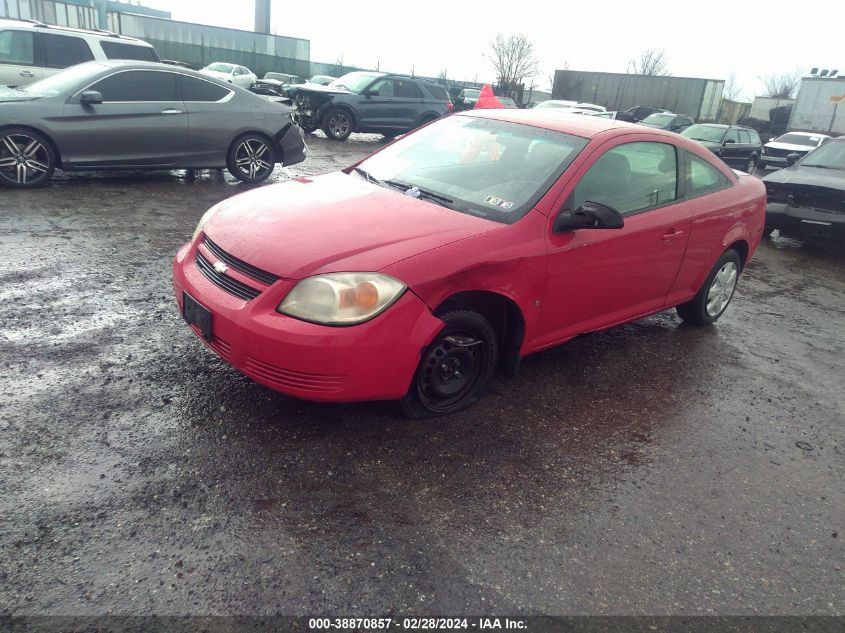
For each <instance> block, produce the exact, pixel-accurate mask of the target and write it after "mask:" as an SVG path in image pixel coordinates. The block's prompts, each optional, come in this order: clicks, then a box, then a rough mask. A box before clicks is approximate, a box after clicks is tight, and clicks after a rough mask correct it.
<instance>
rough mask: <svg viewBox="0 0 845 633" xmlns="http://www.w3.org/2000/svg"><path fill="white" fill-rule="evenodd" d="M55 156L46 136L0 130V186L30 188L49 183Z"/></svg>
mask: <svg viewBox="0 0 845 633" xmlns="http://www.w3.org/2000/svg"><path fill="white" fill-rule="evenodd" d="M55 170H56V153H55V152H54V151H53V146H52V145H51V144H50V141H49V140H48V139H47V137H46V136H44V135H43V134H40V133H39V132H36V131H35V130H30V129H28V128H20V127H11V128H6V129H5V130H2V131H0V185H2V186H5V187H10V188H12V189H33V188H35V187H42V186H44V185H46V184H47V183H48V182H50V178H52V176H53V172H54V171H55Z"/></svg>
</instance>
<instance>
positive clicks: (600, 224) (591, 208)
mask: <svg viewBox="0 0 845 633" xmlns="http://www.w3.org/2000/svg"><path fill="white" fill-rule="evenodd" d="M624 225H625V220H624V219H623V218H622V214H621V213H619V211H617V210H616V209H614V208H613V207H608V206H606V205H603V204H599V203H598V202H589V201H588V202H585V203H584V204H582V205H581V206H580V207H578V208H577V209H575V211H574V212H569V211H567V210H566V209H564V210H562V211H561V212H560V213H559V214H558V216H557V218H555V223H554V227H553V230H554V232H555V233H565V232H566V231H575V230H577V229H621V228H622V227H623V226H624Z"/></svg>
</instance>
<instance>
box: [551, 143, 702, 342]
mask: <svg viewBox="0 0 845 633" xmlns="http://www.w3.org/2000/svg"><path fill="white" fill-rule="evenodd" d="M635 138H636V140H634V139H632V137H631V136H626V137H621V138H617V139H614V140H612V141H609V142H608V143H606V144H605V145H604V146H602V147H601V148H599V150H598V151H597V152H595V153H594V154H593V155H592V156H591V160H590V162H588V164H587V165H586V166H584V167H582V168H581V169H580V170H579V171H580V172H581V173H580V175H578V176H576V179H577V184H576V185H575V187H574V189H573V190H571V193H570V194H569V195H568V196H567V198H566V203H565V204H564V208H567V209H569V210H575V209H577V208H578V206H580V205H581V204H582V203H583V202H586V201H591V202H598V203H601V204H604V205H607V206H610V207H613V208H615V209H616V210H617V211H619V212H620V213H621V214H622V216H623V218H624V222H625V224H624V226H623V227H622V228H621V229H579V230H576V231H569V232H564V233H561V234H555V233H554V232H553V230H552V228H551V222H550V225H549V237H548V240H549V257H548V285H547V290H546V295H545V298H544V301H543V307H542V312H541V317H540V318H541V325H540V330H541V332H542V334H541V336H543V338H545V339H546V341H547V342H548V343H553V342H555V341H559V340H564V339H566V338H570V337H572V336H574V335H576V334H579V333H582V332H589V331H593V330H597V329H601V328H604V327H609V326H612V325H615V324H617V323H620V322H623V321H626V320H629V319H632V318H636V317H638V316H641V315H644V314H648V313H650V312H654V311H657V310H659V309H661V308H662V307H663V306H664V305H665V302H666V296H667V294H668V293H669V290H670V289H671V287H672V284H673V283H674V281H675V278H676V276H677V274H678V270H679V268H680V265H681V261H682V259H683V255H684V250H685V248H686V244H687V240H688V237H689V230H690V224H691V217H690V207H689V205H688V203H686V202H685V201H684V200H683V187H684V185H683V178H682V177H681V174H682V173H683V170H682V169H679V157H680V153H681V152H680V150H679V149H678V148H677V147H676V146H674V145H672V144H671V143H667V142H665V139H663V138H662V137H646V138H651V139H653V140H640V139H643V137H642V136H640V135H638V136H637V137H635ZM552 215H553V216H554V214H552Z"/></svg>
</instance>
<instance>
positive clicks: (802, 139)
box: [772, 134, 822, 147]
mask: <svg viewBox="0 0 845 633" xmlns="http://www.w3.org/2000/svg"><path fill="white" fill-rule="evenodd" d="M821 140H822V139H821V137H820V136H804V135H803V134H784V135H783V136H778V137H777V138H776V139H774V140H773V141H772V142H773V143H789V144H790V145H805V146H807V147H816V146H817V145H818V144H819V143H820V142H821Z"/></svg>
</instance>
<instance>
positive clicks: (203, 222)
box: [191, 207, 217, 242]
mask: <svg viewBox="0 0 845 633" xmlns="http://www.w3.org/2000/svg"><path fill="white" fill-rule="evenodd" d="M215 211H217V207H211V208H210V209H209V210H208V211H206V212H205V213H203V214H202V217H201V218H200V221H199V222H197V228H195V229H194V236H193V237H192V238H191V241H192V242H193V241H194V240H195V239H197V236H198V235H199V234H200V233H202V229H203V227H204V226H205V225H206V223H207V222H208V221H209V220H210V219H211V216H212V215H214V212H215Z"/></svg>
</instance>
